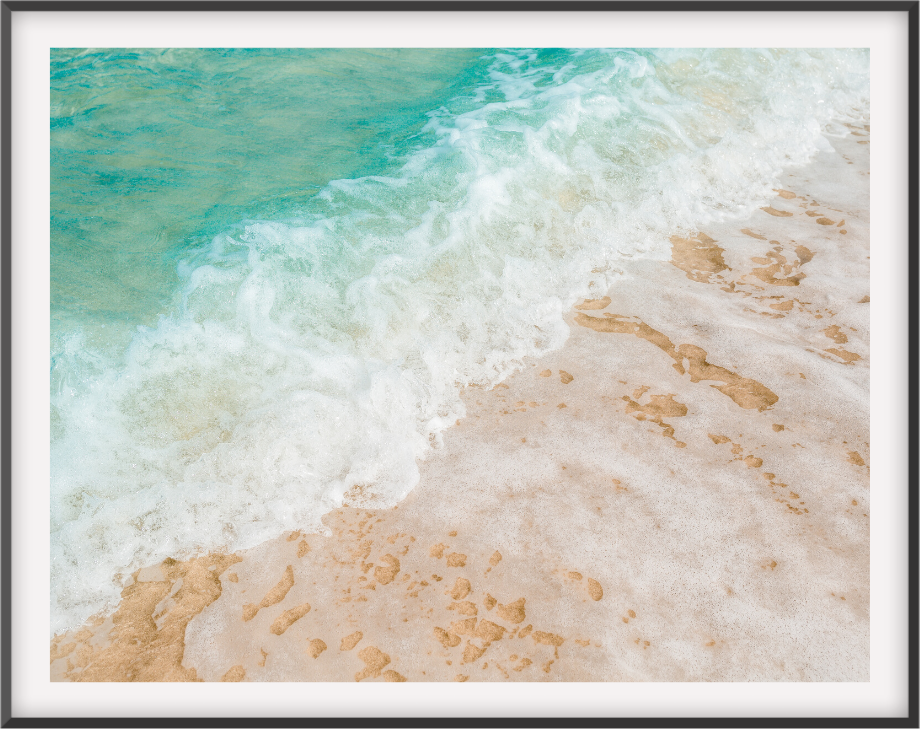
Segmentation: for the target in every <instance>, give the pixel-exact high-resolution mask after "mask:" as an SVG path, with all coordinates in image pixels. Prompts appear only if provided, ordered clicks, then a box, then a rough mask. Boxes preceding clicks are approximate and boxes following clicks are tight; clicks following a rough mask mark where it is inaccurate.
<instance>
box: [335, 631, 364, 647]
mask: <svg viewBox="0 0 920 729" xmlns="http://www.w3.org/2000/svg"><path fill="white" fill-rule="evenodd" d="M363 637H364V633H362V632H361V631H360V630H356V631H355V632H354V633H352V634H351V635H346V636H345V637H344V638H342V643H341V645H340V646H339V650H340V651H350V650H351V649H352V648H354V647H355V646H356V645H358V643H360V642H361V639H362V638H363Z"/></svg>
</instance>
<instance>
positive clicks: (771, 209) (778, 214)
mask: <svg viewBox="0 0 920 729" xmlns="http://www.w3.org/2000/svg"><path fill="white" fill-rule="evenodd" d="M761 210H763V211H764V212H765V213H769V214H770V215H772V216H774V217H776V218H791V217H792V213H787V212H786V211H785V210H777V209H776V208H774V207H773V206H772V205H768V206H767V207H765V208H761Z"/></svg>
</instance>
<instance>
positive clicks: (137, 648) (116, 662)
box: [65, 554, 242, 681]
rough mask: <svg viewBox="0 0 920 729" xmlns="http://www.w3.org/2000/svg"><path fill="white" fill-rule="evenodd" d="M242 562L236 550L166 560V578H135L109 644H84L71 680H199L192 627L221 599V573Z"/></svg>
mask: <svg viewBox="0 0 920 729" xmlns="http://www.w3.org/2000/svg"><path fill="white" fill-rule="evenodd" d="M241 561H242V560H241V558H240V557H238V556H236V555H233V554H229V555H228V554H209V555H206V556H203V557H198V558H195V559H190V560H187V561H185V562H178V561H176V560H174V559H166V560H164V561H163V563H162V564H161V565H160V569H161V570H162V572H163V575H164V577H165V578H166V581H165V582H135V583H134V584H132V585H130V586H129V587H126V588H125V589H124V590H122V593H121V603H120V604H119V606H118V609H117V610H116V612H115V614H114V615H113V616H112V620H113V624H114V627H113V628H112V632H111V634H110V635H109V643H108V645H106V646H105V647H101V648H94V647H93V646H92V645H91V644H90V643H88V642H84V643H82V644H78V647H77V649H76V661H75V665H73V667H71V668H69V670H68V671H67V672H66V673H65V677H66V678H68V679H69V680H71V681H197V680H199V679H198V677H197V675H196V673H195V669H194V668H186V667H185V666H183V665H182V657H183V654H184V653H185V629H186V626H188V624H189V622H191V620H192V618H194V617H195V616H196V615H198V614H199V613H200V612H201V611H202V610H204V609H205V608H206V607H207V606H208V605H210V604H211V603H213V602H214V601H215V600H217V599H218V598H219V597H220V595H221V592H222V588H221V583H220V575H221V573H222V572H224V570H226V569H227V568H228V567H229V566H230V565H232V564H235V563H237V562H241ZM135 574H137V573H135ZM180 580H181V582H180ZM177 586H178V589H175V588H176V587H177ZM173 590H175V591H174V592H173ZM170 595H171V598H170V600H171V602H169V603H167V604H168V605H169V607H168V609H166V610H164V611H162V612H161V614H159V615H158V616H157V618H158V619H155V616H154V611H155V609H156V607H157V606H158V605H159V604H160V603H161V602H163V601H164V600H165V599H166V598H167V597H170ZM77 635H79V636H81V638H83V639H84V640H90V639H91V638H92V637H93V634H92V631H90V630H85V631H80V633H78V634H77Z"/></svg>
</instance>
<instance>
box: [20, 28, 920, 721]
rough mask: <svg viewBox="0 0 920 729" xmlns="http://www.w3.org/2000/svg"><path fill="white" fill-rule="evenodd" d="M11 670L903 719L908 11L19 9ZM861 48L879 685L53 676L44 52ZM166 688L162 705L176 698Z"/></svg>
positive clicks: (229, 693)
mask: <svg viewBox="0 0 920 729" xmlns="http://www.w3.org/2000/svg"><path fill="white" fill-rule="evenodd" d="M12 17H13V25H12V35H13V64H12V65H13V99H12V103H13V155H12V163H13V204H12V210H13V216H14V217H13V221H12V222H13V243H14V248H13V266H12V268H13V270H12V280H13V291H12V295H13V311H12V314H13V320H14V323H13V331H12V336H13V341H12V352H13V359H12V366H13V370H12V374H13V402H12V406H13V413H12V415H13V423H14V428H13V432H12V453H13V458H14V460H13V463H12V469H13V514H12V523H13V524H14V525H15V530H14V532H13V550H14V551H13V560H14V569H13V575H12V601H13V615H12V621H13V640H12V646H11V647H12V658H13V661H12V663H13V667H14V668H13V676H12V679H13V682H12V688H13V691H12V707H11V708H12V713H13V716H15V717H27V716H46V717H51V716H58V717H77V716H86V717H92V716H124V717H131V716H163V717H166V716H186V717H207V716H214V717H238V716H252V717H262V716H279V717H280V716H307V715H312V716H364V717H377V716H421V717H423V716H429V717H436V716H476V715H478V716H493V717H499V716H503V717H524V716H528V717H547V716H566V717H569V716H571V717H574V716H585V717H587V716H637V717H638V716H658V717H684V716H686V717H690V716H712V717H715V716H736V717H742V716H772V717H780V716H800V717H806V716H810V717H822V716H824V717H831V716H837V717H844V716H847V717H850V716H866V717H868V716H906V715H907V644H906V640H905V636H906V630H907V619H908V616H907V585H906V582H905V581H904V575H905V574H906V564H905V562H906V556H907V522H906V515H907V490H906V488H905V486H906V485H907V461H906V458H905V454H907V453H908V452H909V444H908V442H907V429H906V424H907V399H906V397H905V393H906V385H907V378H908V371H907V336H906V335H907V330H906V326H905V325H904V324H905V318H906V312H907V270H908V269H907V245H906V243H907V211H908V206H909V202H910V201H909V200H908V199H907V185H906V183H907V154H906V150H907V50H908V49H907V13H906V12H902V13H892V12H884V13H883V12H873V13H842V12H836V13H835V12H820V13H805V12H790V11H787V12H783V13H779V12H773V13H737V12H736V13H714V12H707V13H703V12H683V13H676V12H675V13H657V12H655V13H639V12H631V13H610V14H605V13H600V12H592V13H571V12H570V13H566V12H562V13H556V12H554V13H545V12H542V13H534V12H514V13H505V12H503V13H488V14H479V13H443V12H442V13H430V12H429V13H379V12H378V13H354V12H351V13H347V14H346V13H302V14H301V13H287V12H285V13H280V12H279V13H197V12H196V13H191V12H189V13H185V12H183V13H165V12H164V13H118V12H112V13H73V12H70V13H64V12H62V13H38V12H16V13H14V14H13V16H12ZM691 44H692V45H693V46H696V47H701V46H703V47H705V46H717V47H718V46H726V45H733V46H764V45H767V46H783V47H815V46H829V45H833V46H835V47H868V48H870V52H871V67H872V87H871V88H872V100H871V111H872V124H873V125H874V127H873V129H872V178H871V179H872V182H871V185H872V198H871V214H872V241H873V246H872V253H873V256H872V277H871V282H872V288H871V292H872V294H871V295H872V318H871V322H872V360H871V361H872V374H871V382H872V412H873V413H874V418H873V421H872V429H873V439H872V456H873V458H872V462H873V467H874V468H873V474H872V482H873V485H874V489H873V493H872V520H873V522H874V524H873V526H874V528H873V529H872V538H871V550H872V553H871V570H872V573H871V574H872V582H871V601H872V613H871V615H872V620H871V662H870V666H871V681H870V682H867V683H861V684H856V683H854V684H798V683H785V684H705V683H704V684H667V685H658V684H604V685H603V686H599V685H596V684H578V683H576V684H572V683H567V684H487V683H475V684H473V683H466V684H439V683H430V684H426V685H425V686H424V688H422V687H419V686H416V685H414V684H411V683H409V684H405V685H401V684H379V683H377V684H373V683H372V684H360V685H355V684H300V685H298V686H297V687H292V686H288V685H285V684H255V683H238V684H232V685H230V684H192V685H187V684H186V685H183V684H176V685H173V686H170V688H169V689H168V690H167V692H166V694H164V689H163V687H162V686H160V685H156V684H155V685H140V684H64V683H51V682H50V681H49V678H48V674H49V670H48V648H49V645H48V625H49V606H48V602H49V601H48V594H49V582H48V581H49V577H48V568H47V565H48V564H49V558H50V557H49V544H48V513H49V497H48V483H49V465H48V464H49V425H48V412H49V399H48V398H49V395H48V379H47V377H48V374H47V373H48V369H47V368H48V342H49V300H50V296H49V276H48V272H49V225H48V221H49V190H50V185H49V159H50V158H49V145H48V100H49V88H48V61H49V49H50V48H52V47H111V46H117V47H132V46H133V47H145V46H146V47H151V46H152V47H183V46H185V47H241V46H245V47H495V46H504V47H533V46H544V47H546V46H549V47H596V46H622V47H649V46H658V47H687V46H689V45H691ZM167 697H168V698H167Z"/></svg>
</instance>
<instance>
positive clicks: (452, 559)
mask: <svg viewBox="0 0 920 729" xmlns="http://www.w3.org/2000/svg"><path fill="white" fill-rule="evenodd" d="M447 566H448V567H466V555H465V554H458V553H457V552H453V553H451V554H448V555H447Z"/></svg>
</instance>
